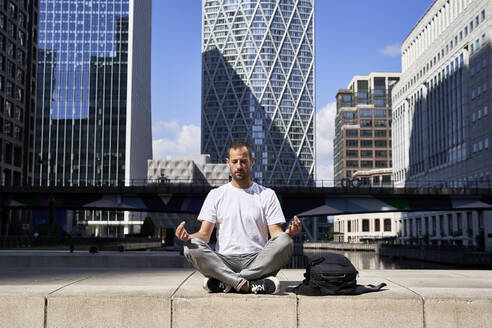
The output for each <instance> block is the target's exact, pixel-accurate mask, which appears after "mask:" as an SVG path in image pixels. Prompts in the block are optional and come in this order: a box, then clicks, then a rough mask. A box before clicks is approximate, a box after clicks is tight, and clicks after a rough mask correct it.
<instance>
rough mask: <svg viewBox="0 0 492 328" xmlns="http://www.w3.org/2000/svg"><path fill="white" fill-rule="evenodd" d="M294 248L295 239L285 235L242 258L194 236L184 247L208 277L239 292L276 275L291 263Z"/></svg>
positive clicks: (193, 263) (187, 255) (276, 237)
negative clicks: (216, 248) (248, 285)
mask: <svg viewBox="0 0 492 328" xmlns="http://www.w3.org/2000/svg"><path fill="white" fill-rule="evenodd" d="M292 249H293V241H292V238H291V237H290V236H289V235H288V234H286V233H285V232H282V233H280V234H278V235H276V236H275V237H273V238H271V239H270V240H269V241H268V243H267V244H266V246H265V248H263V249H262V250H261V251H259V252H256V253H251V254H239V255H222V254H219V253H217V252H215V251H214V250H212V249H211V248H210V246H208V244H207V243H205V242H204V241H203V240H201V239H198V238H193V237H192V238H191V240H190V241H188V242H187V243H185V244H184V255H185V257H186V259H187V260H188V261H189V262H190V263H191V265H193V266H194V267H195V269H197V270H198V271H200V272H201V273H202V274H203V275H204V276H206V277H211V278H215V279H218V280H220V281H222V282H223V283H226V284H228V285H229V286H232V287H233V288H234V289H235V290H237V291H239V290H240V289H241V287H242V286H243V285H244V284H245V283H246V281H249V280H256V279H261V278H264V277H267V276H272V275H273V276H274V275H276V274H277V273H278V271H279V270H280V268H281V267H282V266H284V265H286V264H288V263H289V261H290V258H291V256H292Z"/></svg>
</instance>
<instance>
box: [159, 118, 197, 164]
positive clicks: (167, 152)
mask: <svg viewBox="0 0 492 328" xmlns="http://www.w3.org/2000/svg"><path fill="white" fill-rule="evenodd" d="M152 134H153V137H154V138H155V137H156V135H157V139H154V140H152V148H153V153H154V156H153V157H154V159H166V158H167V156H173V155H196V154H200V128H199V127H198V126H196V125H193V124H189V125H180V124H179V123H178V122H176V121H172V122H163V121H160V122H157V123H155V124H154V125H153V126H152Z"/></svg>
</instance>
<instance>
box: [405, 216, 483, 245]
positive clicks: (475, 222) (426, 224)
mask: <svg viewBox="0 0 492 328" xmlns="http://www.w3.org/2000/svg"><path fill="white" fill-rule="evenodd" d="M491 214H492V213H491V212H490V211H483V210H478V211H477V210H473V211H456V212H415V213H401V216H400V217H399V219H398V221H399V222H398V225H399V227H400V229H399V234H398V243H400V244H406V245H411V244H423V245H435V246H464V247H471V246H475V247H479V249H483V248H485V250H488V251H492V242H491V239H490V238H487V236H488V235H489V234H490V232H491V231H492V223H491V219H492V215H491Z"/></svg>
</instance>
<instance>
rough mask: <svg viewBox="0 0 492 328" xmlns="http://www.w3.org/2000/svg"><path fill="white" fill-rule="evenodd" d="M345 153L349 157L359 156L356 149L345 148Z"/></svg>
mask: <svg viewBox="0 0 492 328" xmlns="http://www.w3.org/2000/svg"><path fill="white" fill-rule="evenodd" d="M345 154H346V156H347V157H350V158H358V157H359V151H357V150H347V151H346V152H345Z"/></svg>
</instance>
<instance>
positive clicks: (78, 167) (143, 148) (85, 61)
mask: <svg viewBox="0 0 492 328" xmlns="http://www.w3.org/2000/svg"><path fill="white" fill-rule="evenodd" d="M151 7H152V3H151V0H138V1H135V0H70V1H68V0H63V1H61V0H40V4H39V50H38V72H37V78H38V85H37V110H36V137H35V159H34V169H35V171H34V174H35V181H34V184H35V185H48V186H87V185H95V186H99V185H123V184H129V183H135V182H138V181H140V182H141V183H143V181H144V179H146V176H147V160H148V159H151V158H152V137H151V121H150V115H151V114H150V44H151V41H150V38H151Z"/></svg>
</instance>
